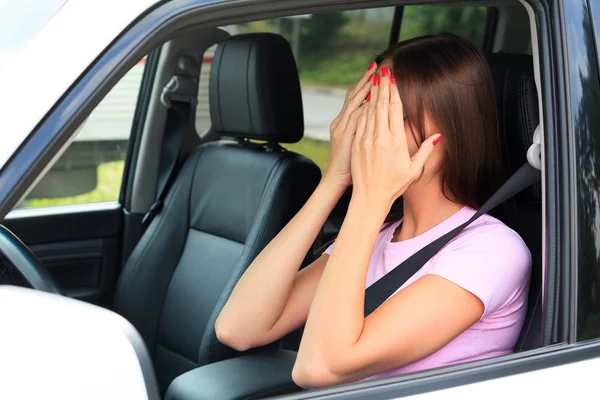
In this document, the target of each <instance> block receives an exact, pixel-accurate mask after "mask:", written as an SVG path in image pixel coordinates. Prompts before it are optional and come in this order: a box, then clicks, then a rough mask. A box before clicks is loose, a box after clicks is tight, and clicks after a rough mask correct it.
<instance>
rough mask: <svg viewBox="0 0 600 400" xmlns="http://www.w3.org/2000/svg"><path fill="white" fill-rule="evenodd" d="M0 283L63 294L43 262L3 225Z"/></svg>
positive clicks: (1, 230)
mask: <svg viewBox="0 0 600 400" xmlns="http://www.w3.org/2000/svg"><path fill="white" fill-rule="evenodd" d="M0 284H10V285H17V286H26V287H31V288H33V289H36V290H41V291H43V292H48V293H54V294H59V295H64V293H63V291H62V289H61V288H60V287H59V286H58V284H57V283H56V281H55V280H54V278H53V277H52V275H50V273H49V272H48V270H47V269H46V267H45V266H44V264H42V262H41V261H40V260H39V259H38V258H37V257H36V256H35V255H34V254H33V253H32V252H31V250H29V248H28V247H27V246H25V244H24V243H23V242H21V240H20V239H19V238H18V237H16V236H15V234H14V233H12V232H11V231H9V230H8V229H6V227H4V226H3V225H0Z"/></svg>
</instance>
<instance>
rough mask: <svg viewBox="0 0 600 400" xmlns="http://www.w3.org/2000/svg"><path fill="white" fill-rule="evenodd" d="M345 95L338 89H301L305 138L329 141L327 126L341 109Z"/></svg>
mask: <svg viewBox="0 0 600 400" xmlns="http://www.w3.org/2000/svg"><path fill="white" fill-rule="evenodd" d="M345 94H346V92H345V91H344V90H340V89H319V88H313V87H303V88H302V105H303V107H304V136H305V137H309V138H311V139H317V140H325V141H329V125H330V124H331V121H332V120H333V119H334V118H335V117H336V116H337V115H338V113H339V112H340V110H341V109H342V105H343V104H344V95H345Z"/></svg>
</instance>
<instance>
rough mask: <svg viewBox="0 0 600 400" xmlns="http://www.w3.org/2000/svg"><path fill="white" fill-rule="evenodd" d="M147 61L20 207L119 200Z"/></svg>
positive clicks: (117, 88)
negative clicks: (128, 146) (128, 145)
mask: <svg viewBox="0 0 600 400" xmlns="http://www.w3.org/2000/svg"><path fill="white" fill-rule="evenodd" d="M145 60H146V59H145V58H144V59H142V60H141V61H140V62H138V63H137V64H136V65H135V66H134V67H133V68H132V69H131V70H130V71H129V72H128V73H127V74H126V75H125V76H124V77H123V78H122V79H121V80H120V81H119V82H118V83H117V84H116V85H115V86H114V87H113V88H112V90H111V91H110V92H109V93H108V94H107V95H106V97H105V98H104V99H103V100H102V101H101V102H100V103H99V104H98V106H97V107H96V108H95V109H94V111H92V113H91V114H90V115H89V117H88V118H87V120H86V121H85V123H84V125H83V127H82V129H81V130H80V131H79V133H78V134H77V136H76V137H75V139H74V140H73V142H72V143H71V144H70V145H69V147H68V148H67V150H66V151H65V152H64V153H63V154H62V156H61V157H60V158H59V159H58V161H57V162H56V164H54V165H53V166H52V168H51V169H50V170H49V171H48V172H47V173H46V175H45V176H44V177H43V178H42V179H41V180H40V181H39V182H38V184H37V185H36V186H35V188H34V189H33V190H32V191H31V192H30V193H29V195H28V196H27V198H26V199H25V201H24V202H23V203H22V204H21V205H20V207H21V208H36V207H48V206H58V205H73V204H84V203H95V202H106V201H116V200H118V198H119V192H120V189H121V181H122V178H123V166H124V161H125V156H126V153H127V144H128V141H129V136H130V134H131V126H132V123H133V116H134V112H135V105H136V102H137V98H138V93H139V90H140V85H141V81H142V74H143V72H144V66H145Z"/></svg>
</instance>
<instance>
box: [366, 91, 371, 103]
mask: <svg viewBox="0 0 600 400" xmlns="http://www.w3.org/2000/svg"><path fill="white" fill-rule="evenodd" d="M369 101H371V93H369V94H368V95H367V103H368V102H369Z"/></svg>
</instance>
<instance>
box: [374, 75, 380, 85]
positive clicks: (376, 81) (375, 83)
mask: <svg viewBox="0 0 600 400" xmlns="http://www.w3.org/2000/svg"><path fill="white" fill-rule="evenodd" d="M377 85H379V76H378V75H375V78H373V86H377Z"/></svg>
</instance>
